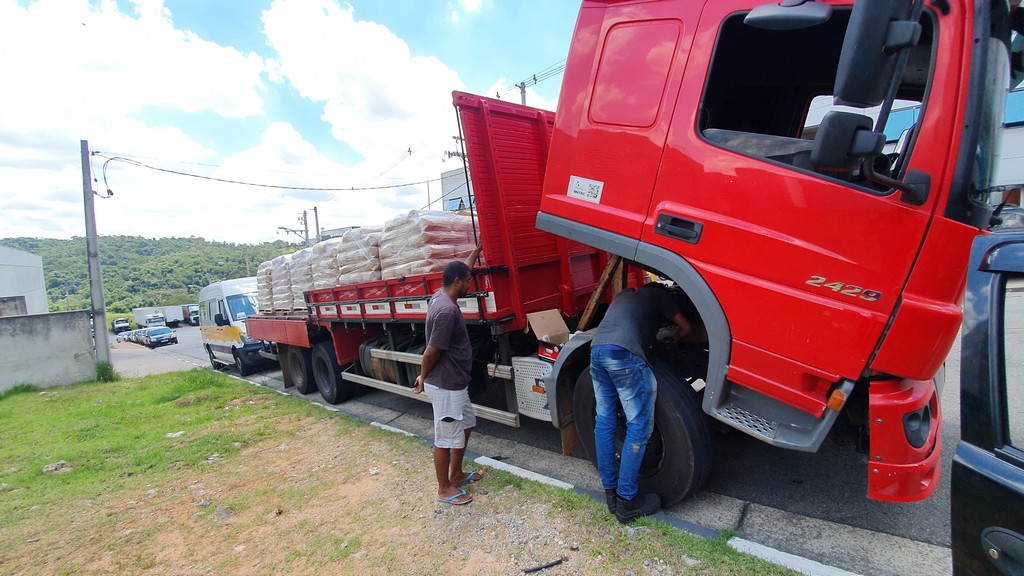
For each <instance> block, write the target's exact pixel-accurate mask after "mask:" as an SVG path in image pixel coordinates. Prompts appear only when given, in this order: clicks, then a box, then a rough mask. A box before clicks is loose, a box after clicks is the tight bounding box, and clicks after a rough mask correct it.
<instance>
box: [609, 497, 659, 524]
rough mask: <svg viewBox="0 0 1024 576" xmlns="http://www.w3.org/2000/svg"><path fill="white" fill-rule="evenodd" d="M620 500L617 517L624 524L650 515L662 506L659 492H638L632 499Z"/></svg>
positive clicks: (616, 509) (616, 510)
mask: <svg viewBox="0 0 1024 576" xmlns="http://www.w3.org/2000/svg"><path fill="white" fill-rule="evenodd" d="M618 500H619V502H618V505H617V506H616V507H615V517H616V518H618V520H619V522H621V523H623V524H629V523H630V522H632V521H633V520H636V519H637V518H640V517H641V516H650V515H651V514H654V513H655V512H657V511H658V509H659V508H661V498H660V497H658V495H657V494H637V495H636V496H635V497H634V498H633V499H632V500H623V499H622V498H619V499H618Z"/></svg>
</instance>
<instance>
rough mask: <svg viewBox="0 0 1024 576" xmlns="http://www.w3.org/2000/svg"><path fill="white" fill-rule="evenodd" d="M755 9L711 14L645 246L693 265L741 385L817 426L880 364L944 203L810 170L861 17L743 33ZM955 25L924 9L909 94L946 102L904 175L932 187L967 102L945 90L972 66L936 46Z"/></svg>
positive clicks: (695, 54)
mask: <svg viewBox="0 0 1024 576" xmlns="http://www.w3.org/2000/svg"><path fill="white" fill-rule="evenodd" d="M757 4H762V2H756V1H752V0H722V1H716V2H709V3H708V4H706V5H705V7H704V12H703V13H702V15H701V20H700V24H699V27H698V29H697V30H696V39H695V41H694V43H693V49H692V50H691V52H690V55H689V64H688V66H687V68H686V71H685V75H684V77H683V79H682V86H683V89H681V90H680V91H679V95H678V99H677V101H676V103H675V116H674V118H673V121H672V125H671V128H670V131H669V135H668V139H667V143H666V148H665V154H664V158H663V161H662V163H661V167H660V172H659V174H658V181H657V183H656V185H655V189H654V194H653V198H652V202H651V205H650V207H649V212H648V216H647V219H646V221H645V223H644V226H643V236H642V241H643V242H644V243H647V244H650V245H654V246H656V247H662V248H665V249H668V250H670V251H672V252H674V253H676V254H679V255H681V256H682V257H683V258H685V259H686V260H687V261H688V262H689V263H690V264H691V265H693V266H694V267H695V268H696V269H697V270H698V272H699V273H700V274H701V276H702V277H703V279H704V281H705V282H707V284H708V285H709V286H710V287H711V289H712V290H713V291H714V292H715V295H716V296H717V297H718V298H719V300H720V303H721V306H722V309H723V311H724V312H725V315H726V317H727V319H728V326H729V329H730V331H731V335H732V343H731V351H730V356H729V379H730V380H731V381H734V382H738V383H740V384H743V385H744V386H748V387H751V388H754V389H755V390H758V391H759V392H762V393H765V394H768V395H769V396H772V397H775V398H779V399H783V400H784V401H785V402H787V403H788V404H790V405H791V406H794V407H797V408H800V409H802V410H804V411H806V412H810V413H812V414H815V415H817V414H821V411H822V410H823V409H824V395H825V394H826V393H827V391H828V386H829V383H830V381H831V382H835V381H837V380H838V379H839V378H840V377H842V378H849V379H852V380H856V379H857V378H858V377H859V376H860V375H861V373H862V371H863V370H864V368H865V366H867V364H868V361H869V358H870V355H871V353H872V351H873V350H874V349H875V347H876V346H877V344H878V342H879V339H880V338H881V335H882V333H883V330H884V328H885V326H886V323H887V322H888V319H889V317H890V315H891V313H892V312H893V310H894V309H895V307H896V306H897V303H898V301H899V297H900V294H901V291H902V288H903V285H904V283H905V282H906V281H907V277H908V275H909V272H910V270H911V266H912V265H913V263H914V260H915V258H916V256H917V254H918V252H919V250H920V247H921V244H922V239H923V238H924V235H925V232H926V230H927V227H928V225H929V222H930V220H931V217H932V213H933V212H934V210H935V209H936V204H937V201H938V200H937V196H938V195H937V194H932V195H931V196H930V197H929V199H928V200H927V201H926V202H925V204H924V205H920V206H915V205H911V204H909V203H907V202H904V201H902V200H901V198H900V194H899V192H897V191H895V190H891V189H882V188H880V187H878V186H877V185H874V184H871V183H870V182H868V181H867V180H866V179H864V178H863V177H861V176H860V175H859V174H858V173H856V171H855V172H854V173H849V174H840V173H835V172H832V173H827V172H822V171H816V170H815V169H814V168H813V167H812V165H811V164H810V151H811V148H812V144H813V139H814V134H815V130H816V122H817V120H818V119H820V118H821V116H822V115H823V114H824V112H825V110H826V109H827V108H828V107H829V105H830V103H831V100H832V99H831V97H830V96H831V94H832V90H833V86H834V83H835V79H836V69H837V65H838V62H839V57H840V54H841V52H842V45H843V38H844V36H845V32H846V27H847V24H848V22H849V19H850V13H851V10H850V7H849V6H845V7H844V6H839V5H835V6H833V12H832V15H831V17H830V18H829V19H828V21H827V22H825V23H821V24H817V25H815V26H811V27H807V28H802V29H797V30H784V31H780V30H763V29H758V28H754V27H752V26H749V25H747V24H745V23H744V21H743V20H744V17H745V16H746V14H747V13H748V12H749V10H750V9H751V8H753V7H754V6H755V5H757ZM954 16H957V17H962V16H963V14H954ZM946 17H947V16H945V15H941V14H938V13H937V12H933V11H932V10H931V9H926V10H925V15H924V16H923V17H922V26H923V31H922V35H921V40H920V43H919V45H918V47H917V48H916V49H915V53H914V62H916V63H918V64H919V65H920V67H919V68H918V69H915V74H912V75H907V76H905V77H904V83H903V85H902V87H901V92H900V95H901V98H904V99H905V100H903V101H902V102H901V106H904V107H912V106H914V105H917V104H920V103H922V102H925V101H926V97H927V95H928V94H929V93H931V94H932V96H931V97H927V106H926V107H925V108H924V109H923V110H919V111H918V114H919V122H918V123H917V125H916V126H915V131H914V137H913V138H912V145H910V146H908V147H907V148H906V150H905V151H904V158H903V161H902V164H901V165H903V166H905V165H907V164H908V163H910V164H914V165H915V167H917V168H920V169H922V170H926V171H929V173H930V174H931V175H932V177H933V178H934V180H933V181H939V180H940V179H941V177H942V174H943V171H944V170H945V168H944V164H943V163H944V162H945V161H946V160H947V158H948V157H949V142H950V141H952V139H953V136H954V118H955V116H956V114H955V113H953V108H952V106H953V105H955V98H950V99H943V98H940V97H935V92H936V91H935V88H934V87H935V86H940V85H945V84H946V83H948V82H952V81H953V80H955V74H956V70H957V69H958V67H957V65H958V61H955V56H949V55H943V54H942V53H941V51H940V50H935V49H934V45H935V43H937V41H938V40H937V38H938V30H939V28H941V26H942V22H943V19H944V18H946ZM950 52H951V51H950ZM947 58H949V61H947V60H946V59H947ZM823 101H824V106H819V103H821V102H823ZM898 137H899V133H896V134H894V135H891V140H892V143H891V144H890V145H889V146H890V148H891V147H892V146H894V145H895V141H896V139H897V138H898ZM893 165H895V163H894V164H893ZM884 169H885V170H889V169H890V166H888V165H887V166H885V167H884ZM684 288H685V287H684Z"/></svg>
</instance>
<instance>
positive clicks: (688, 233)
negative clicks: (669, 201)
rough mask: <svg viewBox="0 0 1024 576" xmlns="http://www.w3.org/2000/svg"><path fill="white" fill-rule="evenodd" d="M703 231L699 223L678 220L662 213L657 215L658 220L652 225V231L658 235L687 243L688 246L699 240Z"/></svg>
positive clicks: (683, 219) (684, 219)
mask: <svg viewBox="0 0 1024 576" xmlns="http://www.w3.org/2000/svg"><path fill="white" fill-rule="evenodd" d="M703 229H704V225H703V224H701V223H700V222H697V221H694V220H687V219H686V218H680V217H678V216H673V215H672V214H667V213H664V212H663V213H661V214H658V219H657V221H656V222H655V225H654V231H655V232H657V233H658V234H661V235H662V236H668V237H669V238H675V239H676V240H682V241H683V242H689V243H690V244H696V243H697V242H698V241H699V240H700V233H701V231H702V230H703Z"/></svg>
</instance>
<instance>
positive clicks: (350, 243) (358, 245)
mask: <svg viewBox="0 0 1024 576" xmlns="http://www.w3.org/2000/svg"><path fill="white" fill-rule="evenodd" d="M381 230H382V228H381V227H380V226H364V227H362V228H353V229H351V230H349V231H347V232H345V234H344V235H342V237H341V239H342V243H341V248H340V249H339V251H338V253H337V255H336V256H335V263H336V264H337V266H338V276H339V279H340V282H339V283H340V284H359V283H360V282H373V281H376V280H380V279H381V274H380V258H379V257H378V252H379V246H380V235H381Z"/></svg>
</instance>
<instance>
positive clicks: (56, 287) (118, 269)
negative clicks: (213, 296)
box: [0, 236, 299, 312]
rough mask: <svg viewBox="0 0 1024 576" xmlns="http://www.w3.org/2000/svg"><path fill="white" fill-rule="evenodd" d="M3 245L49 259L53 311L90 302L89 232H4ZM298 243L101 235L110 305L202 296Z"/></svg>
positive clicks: (122, 308)
mask: <svg viewBox="0 0 1024 576" xmlns="http://www.w3.org/2000/svg"><path fill="white" fill-rule="evenodd" d="M0 245H3V246H8V247H10V248H16V249H18V250H24V251H26V252H31V253H33V254H35V255H37V256H39V257H41V258H42V259H43V276H44V278H45V281H46V293H47V298H48V299H49V302H50V310H51V311H57V310H68V309H70V310H81V309H87V308H90V304H89V264H88V262H87V260H86V249H85V238H82V237H76V238H71V239H68V240H56V239H50V238H2V239H0ZM298 248H299V246H297V245H294V244H289V243H287V242H283V241H281V240H278V241H276V242H267V243H263V244H256V245H250V244H229V243H226V242H208V241H206V240H204V239H202V238H195V237H190V238H158V239H150V238H143V237H141V236H100V237H99V252H100V265H101V267H102V271H103V296H104V298H105V299H106V301H107V302H106V303H107V311H108V312H130V311H131V309H132V308H136V307H138V306H161V305H170V304H186V303H192V302H196V301H197V296H198V295H199V290H200V289H201V288H202V287H203V286H206V285H207V284H209V283H211V282H216V281H218V280H227V279H229V278H243V277H245V276H255V275H256V267H257V266H259V265H260V262H263V261H265V260H270V259H271V258H274V257H275V256H279V255H281V254H287V253H290V252H294V251H295V250H297V249H298ZM246 262H248V270H247V269H246Z"/></svg>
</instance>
